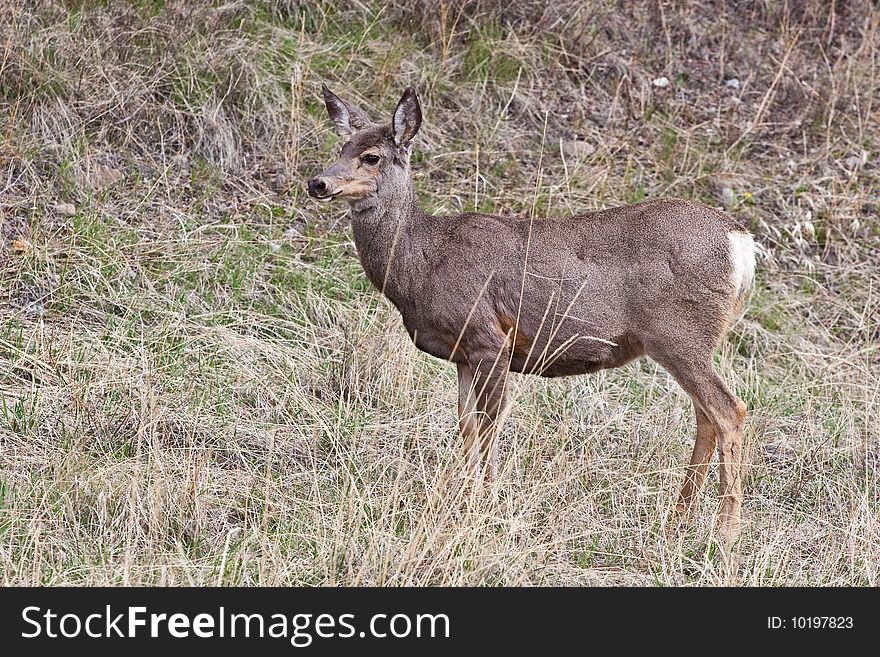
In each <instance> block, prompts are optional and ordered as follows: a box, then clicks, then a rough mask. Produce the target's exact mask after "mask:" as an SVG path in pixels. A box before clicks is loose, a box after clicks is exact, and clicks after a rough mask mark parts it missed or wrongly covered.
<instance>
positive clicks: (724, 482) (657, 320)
mask: <svg viewBox="0 0 880 657" xmlns="http://www.w3.org/2000/svg"><path fill="white" fill-rule="evenodd" d="M322 94H323V99H324V104H325V105H326V109H327V113H328V114H329V117H330V120H331V122H332V123H333V125H334V126H335V129H336V132H337V133H338V135H339V136H340V137H341V138H342V139H343V140H344V143H343V145H342V147H341V150H340V152H339V156H338V159H337V160H336V161H335V162H334V163H332V164H331V165H330V166H329V167H327V168H326V169H325V170H324V171H323V173H321V174H320V175H318V176H316V177H314V178H312V179H311V180H309V181H308V184H307V188H308V194H309V195H310V196H311V197H312V198H314V199H316V200H318V201H321V202H331V201H335V200H339V201H346V202H347V203H348V207H349V216H350V219H351V229H352V233H353V237H354V244H355V247H356V250H357V253H358V257H359V259H360V263H361V265H362V267H363V270H364V273H365V274H366V276H367V278H368V279H369V280H370V281H371V283H372V284H373V286H375V287H376V288H377V289H378V290H379V291H380V292H381V293H382V294H383V295H384V296H385V297H387V298H388V299H389V300H390V302H391V303H392V304H393V305H394V306H395V308H396V309H397V310H398V311H399V312H400V315H401V317H402V319H403V325H404V327H405V328H406V331H407V333H408V334H409V336H410V338H411V339H412V342H413V343H414V344H415V346H416V348H417V349H419V350H421V351H423V352H425V353H427V354H430V355H431V356H434V357H436V358H440V359H442V360H445V361H449V362H451V363H454V364H455V366H456V368H457V370H458V427H459V431H460V434H461V437H462V439H463V442H464V452H465V454H466V458H467V462H468V463H469V464H470V465H469V466H468V467H469V468H471V469H472V470H473V471H474V472H475V473H478V474H480V476H482V474H485V476H486V478H487V479H489V480H491V478H492V477H494V476H495V475H496V471H497V447H498V437H499V431H500V429H501V426H502V423H503V422H504V419H505V417H506V415H507V412H508V406H509V405H508V374H509V373H510V372H516V373H521V374H532V375H538V376H542V377H561V376H573V375H582V374H588V373H592V372H596V371H598V370H601V369H606V368H617V367H621V366H622V365H624V364H626V363H628V362H630V361H632V360H633V359H636V358H640V357H643V356H647V357H648V358H650V359H652V360H654V361H655V362H656V363H658V364H659V365H660V366H661V367H662V368H664V369H665V370H666V371H667V372H668V373H669V374H670V375H671V376H672V377H673V378H674V379H675V381H676V382H677V383H678V384H679V385H680V386H681V387H682V389H683V390H684V391H685V392H686V393H687V394H688V395H689V396H690V398H691V399H692V401H693V407H694V414H695V416H696V439H695V443H694V448H693V452H692V455H691V459H690V464H689V465H688V466H687V468H686V472H685V477H684V483H683V485H682V488H681V492H680V493H679V495H678V498H677V503H676V506H675V508H674V510H673V515H674V516H675V517H679V518H682V517H689V516H690V515H691V511H692V509H693V507H694V503H695V501H696V500H697V499H698V496H699V491H700V489H701V488H702V486H703V483H704V481H705V478H706V475H707V471H708V467H709V463H710V461H711V459H712V456H713V453H714V452H715V450H716V447H717V451H718V455H719V500H720V506H719V511H718V515H717V520H718V523H719V525H720V527H719V529H720V532H721V535H722V536H725V537H726V538H727V539H728V540H731V541H732V540H733V539H734V538H736V536H737V535H738V533H739V531H740V527H741V508H742V501H743V494H742V465H743V464H742V459H743V427H744V423H745V419H746V413H747V408H746V404H745V403H744V402H743V401H742V400H741V399H740V398H739V397H737V396H736V394H734V392H732V391H731V389H730V388H729V387H728V386H727V385H726V384H725V383H724V381H723V380H722V379H721V377H720V376H719V375H718V373H717V372H716V370H715V368H714V366H713V354H714V352H715V351H716V349H717V348H718V347H719V346H720V344H721V341H722V339H723V338H724V336H725V335H726V333H727V332H728V330H729V329H730V327H731V325H732V324H733V322H735V321H737V320H738V319H739V318H740V316H741V315H742V313H743V311H744V309H745V305H746V302H747V299H748V296H749V295H750V292H751V290H752V288H753V285H754V279H755V242H754V239H753V237H752V235H751V234H750V233H749V232H748V231H747V230H746V229H745V228H744V227H743V226H741V225H740V224H739V223H737V222H736V221H735V220H734V219H733V218H732V217H730V216H728V215H727V214H725V213H724V212H722V211H720V210H718V209H714V208H712V207H710V206H708V205H705V204H703V203H701V202H697V201H692V200H685V199H681V198H662V199H658V200H651V201H647V202H642V203H638V204H634V205H624V206H620V207H612V208H609V209H603V210H598V211H590V212H584V213H582V214H577V215H575V216H568V217H547V218H535V217H518V216H507V215H496V214H483V213H477V212H464V213H462V214H458V215H452V216H433V215H429V214H427V213H426V212H425V211H424V210H422V208H421V207H420V205H419V203H418V200H417V197H416V192H415V188H414V183H413V176H412V171H411V168H410V155H411V151H412V145H413V139H414V138H415V136H416V134H417V133H418V131H419V128H420V127H421V124H422V109H421V103H420V101H419V98H418V95H417V94H416V91H415V89H414V88H413V87H407V88H406V90H405V91H404V92H403V95H402V96H401V98H400V100H399V102H398V103H397V106H396V108H395V110H394V113H393V115H392V117H391V120H390V121H385V122H374V121H372V120H371V119H370V118H368V116H367V114H366V113H364V111H363V110H361V109H360V108H358V107H357V106H356V105H354V104H352V103H350V102H347V101H344V100H342V99H341V98H340V97H339V96H337V95H336V94H334V93H333V92H331V91H330V89H329V88H328V87H327V85H326V84H322Z"/></svg>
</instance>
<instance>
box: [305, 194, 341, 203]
mask: <svg viewBox="0 0 880 657" xmlns="http://www.w3.org/2000/svg"><path fill="white" fill-rule="evenodd" d="M341 193H342V192H333V193H332V194H324V195H323V196H318V195H317V194H312V198H314V199H315V200H316V201H320V202H321V203H329V202H330V201H332V200H333V199H335V198H336V197H337V196H339V195H340V194H341Z"/></svg>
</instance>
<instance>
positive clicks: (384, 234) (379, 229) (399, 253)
mask: <svg viewBox="0 0 880 657" xmlns="http://www.w3.org/2000/svg"><path fill="white" fill-rule="evenodd" d="M374 200H375V204H372V205H368V206H364V205H360V204H359V202H357V201H356V202H354V203H352V204H351V226H352V232H353V234H354V243H355V246H356V247H357V251H358V256H359V257H360V260H361V265H362V266H363V268H364V272H365V273H366V274H367V278H369V279H370V281H371V282H372V283H373V285H375V286H376V288H377V289H379V290H380V291H381V292H382V293H383V294H385V296H387V297H388V298H389V299H390V300H391V301H392V302H393V303H394V304H395V305H396V306H398V307H400V305H401V304H403V303H406V302H407V301H408V299H409V298H410V297H411V296H412V294H414V293H417V292H418V289H419V288H420V283H419V281H420V277H421V273H422V269H423V266H422V265H423V264H424V262H423V257H422V255H421V252H420V251H418V250H417V249H414V248H413V233H414V229H415V228H416V225H417V223H418V220H419V218H420V217H423V216H424V213H423V211H422V209H421V208H420V207H419V205H418V203H417V202H416V197H415V192H414V190H413V189H412V186H411V185H409V186H407V187H406V188H405V189H401V190H400V192H399V193H398V194H396V195H395V196H394V197H392V198H379V199H374Z"/></svg>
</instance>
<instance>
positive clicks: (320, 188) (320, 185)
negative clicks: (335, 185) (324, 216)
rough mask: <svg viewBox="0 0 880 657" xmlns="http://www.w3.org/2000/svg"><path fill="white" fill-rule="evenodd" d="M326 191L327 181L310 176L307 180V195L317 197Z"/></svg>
mask: <svg viewBox="0 0 880 657" xmlns="http://www.w3.org/2000/svg"><path fill="white" fill-rule="evenodd" d="M326 193H327V183H326V182H324V180H323V179H322V178H312V179H311V180H310V181H309V195H310V196H314V197H316V198H319V197H321V196H324V195H325V194H326Z"/></svg>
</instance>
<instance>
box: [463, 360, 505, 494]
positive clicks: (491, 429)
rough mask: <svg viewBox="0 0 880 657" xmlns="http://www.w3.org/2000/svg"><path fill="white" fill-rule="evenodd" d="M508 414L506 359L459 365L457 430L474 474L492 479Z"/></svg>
mask: <svg viewBox="0 0 880 657" xmlns="http://www.w3.org/2000/svg"><path fill="white" fill-rule="evenodd" d="M506 411H507V359H506V358H504V357H503V356H502V357H501V358H494V359H480V360H475V361H472V360H470V359H469V362H468V364H458V427H459V430H460V432H461V435H462V437H463V438H464V447H465V453H466V455H467V459H468V464H469V466H470V468H471V470H472V472H473V474H475V475H477V476H478V477H479V476H480V475H481V474H484V475H485V476H486V477H488V478H493V477H494V476H495V474H496V470H497V452H498V432H499V431H500V429H501V424H502V423H503V422H504V417H505V414H506Z"/></svg>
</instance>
